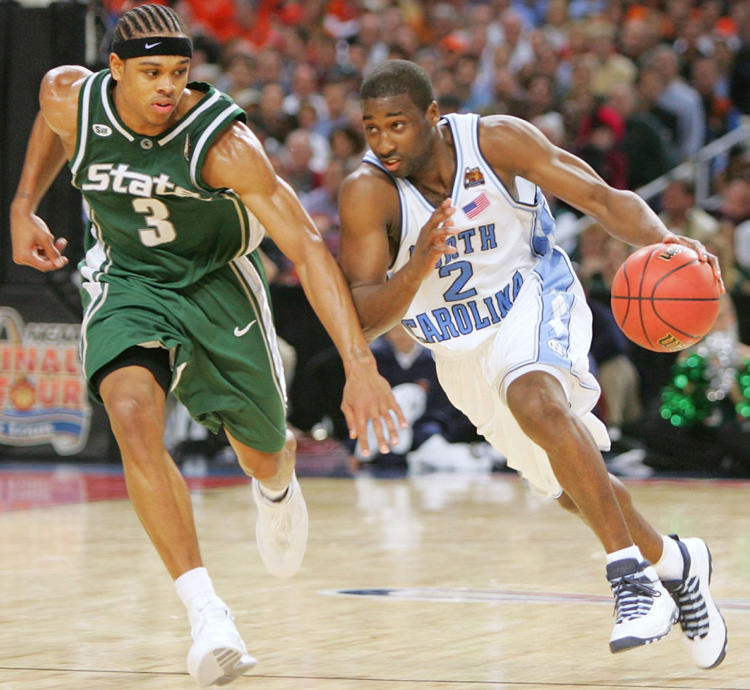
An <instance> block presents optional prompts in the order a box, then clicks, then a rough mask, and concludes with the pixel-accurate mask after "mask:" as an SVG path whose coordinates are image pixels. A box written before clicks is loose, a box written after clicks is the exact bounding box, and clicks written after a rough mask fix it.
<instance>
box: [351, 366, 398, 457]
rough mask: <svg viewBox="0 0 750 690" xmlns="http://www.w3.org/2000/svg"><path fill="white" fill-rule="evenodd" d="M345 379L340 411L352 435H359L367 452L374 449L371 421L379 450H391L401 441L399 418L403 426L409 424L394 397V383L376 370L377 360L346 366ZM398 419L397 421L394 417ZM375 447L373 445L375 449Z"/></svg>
mask: <svg viewBox="0 0 750 690" xmlns="http://www.w3.org/2000/svg"><path fill="white" fill-rule="evenodd" d="M345 369H346V383H345V385H344V395H343V398H342V401H341V411H342V412H343V413H344V417H345V418H346V425H347V427H348V428H349V438H351V439H355V438H358V439H359V444H360V449H361V450H362V453H363V454H364V455H365V456H369V455H370V453H371V451H370V447H369V441H368V438H367V423H368V422H370V423H372V428H373V431H374V432H375V438H376V439H377V443H378V450H379V451H380V452H381V453H388V452H389V451H390V449H391V447H392V446H394V445H396V444H397V443H398V438H399V435H398V430H397V429H396V423H395V422H396V421H397V422H398V424H399V426H400V427H401V428H402V429H405V428H406V427H407V426H408V422H407V421H406V417H404V413H403V412H402V411H401V407H399V404H398V403H397V402H396V399H395V398H394V397H393V391H392V390H391V386H390V384H389V383H388V381H386V380H385V379H384V378H383V377H382V376H381V375H380V374H379V373H378V371H377V368H376V367H375V365H374V360H371V361H363V362H361V363H356V364H354V365H351V364H350V365H349V366H348V367H345ZM394 420H395V421H394ZM374 450H375V449H373V451H374Z"/></svg>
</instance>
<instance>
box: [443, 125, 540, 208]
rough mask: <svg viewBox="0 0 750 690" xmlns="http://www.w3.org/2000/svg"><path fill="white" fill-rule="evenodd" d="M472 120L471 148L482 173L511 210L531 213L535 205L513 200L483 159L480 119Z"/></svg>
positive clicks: (503, 184) (490, 166)
mask: <svg viewBox="0 0 750 690" xmlns="http://www.w3.org/2000/svg"><path fill="white" fill-rule="evenodd" d="M445 118H446V119H448V120H453V118H452V117H451V115H446V116H445ZM472 120H473V122H472V136H471V146H472V148H473V150H474V153H475V154H476V157H477V160H478V161H479V162H480V163H481V164H482V171H483V172H484V173H486V174H487V177H489V178H490V179H491V180H492V182H493V183H494V184H495V186H496V187H497V189H499V190H500V191H501V192H502V193H503V196H505V198H506V199H507V200H508V203H509V204H510V205H511V206H513V208H516V209H519V210H523V211H533V210H534V209H535V208H536V203H533V204H527V203H525V202H523V201H519V200H518V199H516V198H514V196H513V195H512V194H511V193H510V190H509V189H508V188H507V187H506V186H505V182H503V181H502V180H501V179H500V177H499V176H498V174H497V173H496V172H495V169H494V168H493V167H492V165H491V164H490V162H489V161H488V160H487V159H486V158H485V156H484V154H483V153H482V149H481V148H480V147H479V125H480V117H479V116H478V115H476V116H475V117H474V118H472Z"/></svg>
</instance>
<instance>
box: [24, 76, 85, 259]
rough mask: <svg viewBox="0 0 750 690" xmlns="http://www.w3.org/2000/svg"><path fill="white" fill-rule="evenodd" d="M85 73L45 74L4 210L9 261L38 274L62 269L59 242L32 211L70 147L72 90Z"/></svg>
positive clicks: (62, 241)
mask: <svg viewBox="0 0 750 690" xmlns="http://www.w3.org/2000/svg"><path fill="white" fill-rule="evenodd" d="M87 74H89V72H88V70H85V69H83V68H81V67H75V66H67V67H58V68H55V69H54V70H51V71H50V72H48V73H47V74H46V75H45V77H44V79H43V80H42V85H41V88H40V90H39V103H40V108H41V109H40V112H39V114H38V115H37V116H36V120H35V121H34V126H33V127H32V129H31V135H30V136H29V142H28V145H27V148H26V158H25V159H24V164H23V169H22V171H21V179H20V181H19V183H18V188H17V190H16V194H15V197H14V198H13V202H12V203H11V208H10V233H11V240H12V243H13V261H15V262H16V263H17V264H22V265H26V266H31V267H32V268H36V269H38V270H40V271H54V270H55V269H57V268H61V267H62V266H65V264H66V263H67V262H68V260H67V258H65V257H64V256H62V253H61V252H62V251H63V250H64V249H65V246H66V245H67V243H68V242H67V240H65V239H64V238H57V239H56V238H55V237H54V235H53V234H52V232H50V229H49V228H48V227H47V224H46V223H45V222H44V221H43V220H42V219H41V218H40V217H39V216H38V215H36V210H37V208H38V206H39V203H40V202H41V200H42V198H43V197H44V195H45V194H46V192H47V190H48V189H49V187H50V185H51V184H52V182H53V181H54V179H55V177H57V174H58V173H59V172H60V168H62V166H63V163H64V162H65V158H66V155H67V152H69V151H72V148H73V146H74V145H75V131H76V116H77V106H78V90H79V89H80V81H81V79H82V78H83V77H84V76H86V75H87Z"/></svg>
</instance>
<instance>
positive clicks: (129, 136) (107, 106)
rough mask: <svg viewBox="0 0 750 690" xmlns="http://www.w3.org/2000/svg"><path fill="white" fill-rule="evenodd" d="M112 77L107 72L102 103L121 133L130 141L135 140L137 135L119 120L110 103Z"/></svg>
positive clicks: (114, 125)
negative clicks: (109, 92)
mask: <svg viewBox="0 0 750 690" xmlns="http://www.w3.org/2000/svg"><path fill="white" fill-rule="evenodd" d="M111 79H112V75H111V74H107V75H106V76H105V77H104V79H102V88H101V95H102V105H103V106H104V110H105V112H106V113H107V117H108V118H109V121H110V122H111V123H112V126H113V127H114V128H115V129H116V130H117V131H118V132H119V133H120V134H122V136H124V137H125V138H126V139H127V140H128V141H135V137H134V136H133V135H132V134H130V132H128V131H127V130H126V129H125V128H124V127H123V126H122V125H121V124H120V123H119V122H118V121H117V118H116V117H115V114H114V113H113V112H112V108H111V107H110V104H109V94H108V92H107V89H108V87H109V82H110V81H111Z"/></svg>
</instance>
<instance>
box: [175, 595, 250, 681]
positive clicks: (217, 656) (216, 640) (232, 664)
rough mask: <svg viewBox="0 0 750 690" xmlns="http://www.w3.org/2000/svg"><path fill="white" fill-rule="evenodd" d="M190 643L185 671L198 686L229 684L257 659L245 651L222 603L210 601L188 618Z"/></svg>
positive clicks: (230, 617)
mask: <svg viewBox="0 0 750 690" xmlns="http://www.w3.org/2000/svg"><path fill="white" fill-rule="evenodd" d="M190 623H191V634H192V636H193V646H192V647H190V651H189V652H188V656H187V667H188V672H189V673H190V675H191V676H193V678H195V680H196V682H197V683H198V685H199V686H200V687H201V688H208V687H211V686H212V685H216V686H220V685H227V684H228V683H231V682H232V681H233V680H234V679H235V678H237V677H238V676H241V675H242V674H243V673H244V672H245V671H247V670H248V669H250V668H252V667H253V666H255V664H256V663H257V661H256V660H255V659H254V658H253V657H251V656H250V655H249V654H248V653H247V648H246V647H245V643H244V642H243V641H242V638H241V637H240V634H239V632H237V628H236V627H235V625H234V618H232V614H231V613H230V612H229V609H228V608H227V607H226V605H225V604H224V602H222V601H221V600H218V601H214V602H211V603H209V604H207V605H206V606H204V607H203V608H202V609H200V610H199V611H198V612H197V613H196V614H195V616H194V617H191V621H190Z"/></svg>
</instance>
